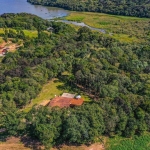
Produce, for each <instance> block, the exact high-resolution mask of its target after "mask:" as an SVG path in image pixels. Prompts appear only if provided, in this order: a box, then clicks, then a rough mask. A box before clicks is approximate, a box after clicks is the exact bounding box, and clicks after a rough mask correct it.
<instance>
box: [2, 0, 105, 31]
mask: <svg viewBox="0 0 150 150" xmlns="http://www.w3.org/2000/svg"><path fill="white" fill-rule="evenodd" d="M21 12H25V13H31V14H34V15H37V16H39V17H41V18H43V19H48V20H52V19H54V18H58V17H64V16H67V15H69V13H70V12H69V11H68V10H64V9H62V8H56V7H46V6H41V5H31V4H30V3H28V2H27V0H0V15H1V14H3V13H21ZM61 22H65V23H67V24H74V25H77V26H82V27H83V26H86V27H88V28H90V29H91V30H96V31H99V32H102V33H105V30H103V29H98V28H93V27H90V26H88V25H86V24H84V23H83V22H81V23H78V22H73V21H67V20H62V21H61Z"/></svg>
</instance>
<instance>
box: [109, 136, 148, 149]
mask: <svg viewBox="0 0 150 150" xmlns="http://www.w3.org/2000/svg"><path fill="white" fill-rule="evenodd" d="M106 149H108V150H150V133H146V134H144V135H141V136H134V137H133V138H123V137H114V138H109V139H107V148H106Z"/></svg>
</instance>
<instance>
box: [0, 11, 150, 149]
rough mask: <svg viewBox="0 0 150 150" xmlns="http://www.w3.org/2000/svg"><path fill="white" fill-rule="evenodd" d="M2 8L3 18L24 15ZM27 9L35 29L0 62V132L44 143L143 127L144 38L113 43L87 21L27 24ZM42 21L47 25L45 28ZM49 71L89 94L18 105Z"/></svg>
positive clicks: (148, 68) (149, 47)
mask: <svg viewBox="0 0 150 150" xmlns="http://www.w3.org/2000/svg"><path fill="white" fill-rule="evenodd" d="M5 15H6V14H5ZM6 16H7V17H6V19H3V21H4V22H5V21H8V18H9V21H10V22H12V21H13V20H14V18H15V19H17V18H20V20H21V18H26V17H27V16H30V15H28V14H27V16H26V15H24V16H22V15H17V16H15V15H14V16H13V15H10V17H9V14H7V15H6ZM30 17H33V18H32V19H31V18H30V22H28V24H29V25H31V28H36V30H37V31H38V37H36V38H32V39H29V38H26V37H25V38H24V39H23V41H24V46H22V47H20V48H19V49H18V50H17V51H16V52H14V53H8V54H7V55H6V56H5V57H4V58H3V59H2V61H1V62H0V118H1V119H0V129H5V132H2V133H0V134H6V135H28V136H31V137H32V138H36V139H38V140H39V141H40V142H41V143H42V144H44V145H45V146H46V147H47V148H49V147H51V146H54V145H59V144H62V143H67V144H74V143H76V144H82V143H85V144H88V143H91V142H95V141H97V140H98V138H99V136H100V135H108V136H115V135H121V136H126V137H132V136H133V135H140V134H142V133H144V132H149V131H150V101H149V98H150V86H149V82H150V59H149V58H150V44H149V43H147V44H127V43H120V42H119V41H117V40H115V39H113V38H111V37H108V36H106V35H104V34H100V33H98V32H92V31H91V30H90V29H88V28H87V27H82V28H80V29H79V30H78V31H76V30H75V29H74V28H72V27H71V26H69V25H67V24H64V23H60V22H50V23H45V24H43V25H44V27H43V28H41V27H40V23H41V21H42V22H45V21H44V20H42V19H39V20H37V22H36V25H34V24H33V22H34V21H32V20H35V18H36V17H34V16H32V15H31V16H30ZM2 18H4V17H2ZM2 18H0V20H2ZM20 22H22V21H20ZM18 26H19V27H20V25H19V21H18ZM18 26H17V25H14V26H12V28H17V27H18ZM49 26H51V27H52V28H53V29H54V30H53V33H50V34H49V33H47V32H45V29H46V28H47V27H49ZM7 27H8V26H7V25H6V24H5V28H7ZM5 34H8V33H7V32H6V33H5ZM5 34H4V36H5ZM64 72H68V75H67V76H66V77H64V75H63V73H64ZM55 77H57V78H59V79H63V81H64V82H65V83H66V85H67V86H69V87H70V88H73V87H76V88H78V89H80V87H82V90H83V91H85V92H86V93H88V94H92V95H95V98H96V100H94V99H93V101H92V102H91V103H88V102H87V103H85V104H84V105H82V106H80V107H74V108H64V109H60V108H47V107H42V106H41V107H39V106H35V107H33V108H32V109H31V111H29V112H28V113H24V112H23V111H21V110H20V109H22V108H23V107H24V106H26V105H27V104H28V103H30V102H31V101H32V99H33V98H35V97H36V96H37V95H38V94H39V92H40V90H41V88H42V86H43V84H45V83H46V82H47V81H48V80H50V79H52V78H55Z"/></svg>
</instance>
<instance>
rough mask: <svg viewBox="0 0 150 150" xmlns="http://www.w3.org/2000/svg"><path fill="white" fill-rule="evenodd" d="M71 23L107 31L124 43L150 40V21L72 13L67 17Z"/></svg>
mask: <svg viewBox="0 0 150 150" xmlns="http://www.w3.org/2000/svg"><path fill="white" fill-rule="evenodd" d="M65 19H66V20H69V21H77V22H84V23H85V24H87V25H89V26H91V27H95V28H100V29H105V30H106V32H107V33H113V34H112V35H111V36H112V37H114V38H115V39H118V40H120V41H124V42H137V43H138V42H144V41H147V40H148V39H149V38H150V19H147V18H137V17H125V16H117V15H107V14H103V13H92V12H71V13H70V15H69V16H67V17H65Z"/></svg>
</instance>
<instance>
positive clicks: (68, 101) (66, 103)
mask: <svg viewBox="0 0 150 150" xmlns="http://www.w3.org/2000/svg"><path fill="white" fill-rule="evenodd" d="M82 104H83V99H81V98H80V99H74V98H68V97H62V96H60V97H55V98H54V99H52V100H51V101H50V103H49V104H48V106H51V107H55V106H58V107H60V108H63V107H70V106H80V105H82Z"/></svg>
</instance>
